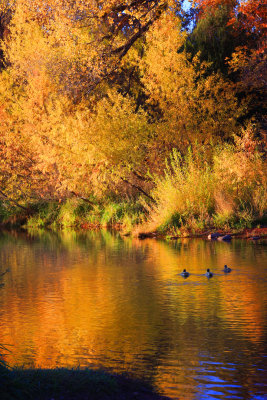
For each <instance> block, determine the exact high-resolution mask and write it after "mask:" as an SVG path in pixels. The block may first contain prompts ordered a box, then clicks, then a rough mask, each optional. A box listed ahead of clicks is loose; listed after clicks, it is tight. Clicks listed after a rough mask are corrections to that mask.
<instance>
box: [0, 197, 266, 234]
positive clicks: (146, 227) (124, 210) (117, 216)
mask: <svg viewBox="0 0 267 400" xmlns="http://www.w3.org/2000/svg"><path fill="white" fill-rule="evenodd" d="M147 219H148V215H147V213H146V210H145V209H144V208H143V207H142V206H141V205H140V204H139V203H136V204H134V203H126V202H124V203H109V204H107V205H106V206H104V205H102V207H100V206H99V205H96V206H95V207H92V205H90V206H88V204H86V203H84V201H83V200H79V199H68V200H66V201H65V202H60V203H59V202H48V203H37V204H35V205H34V206H33V205H32V206H30V207H29V208H26V207H25V210H22V209H20V208H17V207H9V206H7V205H6V204H4V205H3V203H0V229H2V230H13V229H19V230H20V229H23V230H29V231H31V230H33V231H34V230H39V229H45V230H52V231H57V230H69V229H71V230H72V229H74V230H77V231H86V230H98V229H109V230H116V231H118V232H120V234H121V235H122V236H133V237H138V238H140V239H145V238H163V239H167V240H174V239H179V238H206V239H207V238H208V237H209V235H211V234H212V236H213V237H212V240H217V239H218V237H223V236H224V235H229V234H230V235H231V236H232V237H233V238H242V239H252V240H257V239H261V238H266V237H267V226H266V223H267V221H266V217H263V218H257V219H256V218H255V219H254V220H253V219H252V218H251V219H249V221H248V220H242V219H238V217H235V218H233V217H232V218H228V219H226V218H225V220H224V221H223V224H221V223H220V224H216V225H215V224H212V225H211V224H205V223H204V222H203V221H199V223H198V224H197V226H196V225H195V224H194V226H192V225H191V224H188V225H187V224H185V225H179V224H177V225H176V221H175V220H174V219H173V220H172V221H171V222H170V223H169V224H165V225H164V227H161V226H160V227H156V229H155V225H154V224H152V223H151V222H150V221H147ZM194 222H195V221H194ZM153 228H154V229H153ZM209 239H211V238H210V237H209ZM219 240H220V239H219Z"/></svg>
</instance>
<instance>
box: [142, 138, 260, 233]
mask: <svg viewBox="0 0 267 400" xmlns="http://www.w3.org/2000/svg"><path fill="white" fill-rule="evenodd" d="M236 140H237V143H236V144H235V145H230V144H224V145H223V146H221V147H217V148H216V149H215V150H214V151H213V154H212V157H211V160H210V161H209V162H208V161H207V158H206V157H207V153H206V152H205V151H195V152H192V151H191V149H189V151H188V153H187V155H186V156H185V157H182V156H181V155H180V154H179V153H178V152H177V151H176V150H173V152H172V154H171V156H170V159H169V161H168V162H167V166H166V169H165V172H164V175H163V176H162V177H157V178H156V180H155V188H154V190H153V191H152V196H153V197H154V199H155V200H156V203H155V204H154V205H152V206H151V205H147V210H148V213H149V218H148V222H147V223H146V224H144V225H143V226H141V227H138V228H137V229H138V230H139V231H140V230H144V231H147V232H149V231H157V232H159V233H164V234H166V233H168V234H172V235H177V236H181V235H187V234H197V233H201V232H203V231H204V230H206V229H222V230H232V231H233V230H242V229H244V228H251V227H252V226H253V225H255V224H256V223H259V224H261V223H266V210H267V175H266V171H267V169H266V162H265V160H264V158H263V157H262V156H261V154H260V153H259V152H258V151H256V149H255V148H253V151H249V147H248V143H250V144H251V146H253V145H254V142H253V140H252V139H251V138H250V137H246V136H245V137H244V138H243V140H241V139H236Z"/></svg>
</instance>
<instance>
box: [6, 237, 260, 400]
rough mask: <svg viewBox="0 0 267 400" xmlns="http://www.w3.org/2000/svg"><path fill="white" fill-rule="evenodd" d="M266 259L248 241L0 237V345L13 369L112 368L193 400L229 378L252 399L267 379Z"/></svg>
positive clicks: (169, 392) (258, 247)
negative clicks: (264, 359) (263, 375)
mask: <svg viewBox="0 0 267 400" xmlns="http://www.w3.org/2000/svg"><path fill="white" fill-rule="evenodd" d="M264 257H265V258H264ZM264 260H265V261H266V247H265V246H264V245H263V244H255V243H247V242H245V241H235V242H233V243H231V244H229V243H217V242H212V243H211V242H208V241H205V240H189V239H184V240H180V241H177V242H170V243H167V242H164V241H158V240H153V239H149V240H143V241H140V240H137V239H130V238H126V239H122V238H121V237H119V235H117V234H115V235H114V234H111V233H110V232H89V233H83V234H82V233H80V234H78V233H76V232H72V231H70V232H62V233H47V232H39V233H34V234H26V233H24V234H22V233H21V234H18V233H9V234H7V233H5V234H4V233H3V234H2V235H1V236H0V273H1V271H4V270H5V269H6V268H10V272H8V273H7V274H6V275H5V276H4V278H3V281H4V283H5V286H4V287H3V288H1V289H0V343H3V344H7V345H8V346H9V348H10V350H11V352H10V354H8V355H7V356H6V359H7V362H8V363H10V365H22V364H23V365H25V366H26V367H29V366H34V367H37V366H38V367H42V368H53V367H56V366H68V367H73V366H77V365H80V366H93V367H99V366H103V367H105V368H108V369H111V370H112V371H116V372H125V371H127V372H130V373H131V374H132V375H133V376H137V377H143V376H145V378H147V379H149V380H151V381H152V382H153V384H154V385H155V386H156V387H157V388H159V389H160V390H161V391H162V392H163V393H165V394H167V395H169V396H172V397H173V398H176V396H177V397H179V398H185V399H194V398H195V396H196V393H198V392H199V391H200V392H202V393H203V392H204V393H205V391H206V390H207V387H209V379H213V381H214V379H215V386H216V385H217V386H218V387H219V388H220V391H222V384H221V383H220V380H221V381H223V382H224V384H225V382H228V383H229V385H230V386H231V383H233V382H235V381H236V379H238V382H239V389H238V391H239V392H240V393H241V392H242V393H243V394H242V395H246V393H248V392H249V391H251V390H254V389H253V388H254V386H255V385H256V384H258V380H260V377H259V376H258V375H259V373H258V370H257V363H259V362H260V359H259V358H258V357H260V356H261V352H262V351H263V346H264V334H265V333H266V322H265V314H264V306H265V305H266V296H265V295H266V292H265V288H266V284H265V285H264V283H266V282H265V279H266V278H265V276H266V275H265V273H264V265H265V264H266V263H265V264H264ZM224 264H228V265H230V266H231V267H232V268H233V271H232V273H231V274H229V275H225V274H224V273H223V272H222V269H223V266H224ZM183 268H186V269H187V270H189V271H190V272H191V275H190V277H189V278H188V279H186V280H185V279H183V278H182V277H181V276H180V275H179V273H180V272H181V271H182V269H183ZM207 268H210V269H211V270H212V271H214V272H215V276H214V277H213V278H212V279H210V280H208V279H207V278H206V277H205V276H204V275H203V274H204V272H205V271H206V269H207ZM255 272H257V273H255ZM240 354H241V355H240ZM255 355H256V356H255ZM255 357H256V359H255ZM212 360H213V361H214V360H216V363H215V364H214V365H219V366H220V368H219V367H217V368H215V367H214V365H213V361H212ZM238 363H239V364H240V365H241V367H240V365H239V364H238ZM231 364H233V365H234V367H233V368H232V367H231V368H230V367H229V365H231ZM203 365H204V366H205V367H203ZM222 367H223V368H222ZM240 368H241V370H242V371H241V372H242V374H241V373H240ZM224 370H225V371H226V372H224ZM229 371H232V372H229ZM251 373H253V374H254V378H253V379H254V380H253V379H252V381H251ZM227 374H228V375H227ZM229 374H230V375H229ZM229 376H230V377H229ZM238 376H239V378H237V377H238ZM240 376H241V377H240ZM250 381H251V382H250ZM217 386H216V388H217ZM216 388H215V389H216ZM215 389H214V388H213V390H215ZM216 390H217V389H216ZM225 390H226V389H225ZM235 390H237V389H235ZM220 391H219V389H218V390H217V398H226V397H218V396H219V394H218V393H220ZM244 393H245V394H244Z"/></svg>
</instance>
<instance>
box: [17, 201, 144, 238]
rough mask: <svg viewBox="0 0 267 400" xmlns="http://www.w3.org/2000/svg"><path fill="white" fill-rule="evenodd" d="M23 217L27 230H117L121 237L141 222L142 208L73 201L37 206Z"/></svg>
mask: <svg viewBox="0 0 267 400" xmlns="http://www.w3.org/2000/svg"><path fill="white" fill-rule="evenodd" d="M32 208H33V212H32V215H30V216H29V217H28V218H27V221H26V224H25V226H26V227H27V228H52V229H53V228H54V229H56V228H63V229H65V228H77V229H79V228H90V227H98V226H99V227H100V226H101V227H115V226H117V227H120V228H121V229H122V230H123V232H124V233H125V234H127V233H130V232H131V231H132V229H133V227H134V226H135V225H137V224H139V223H141V222H142V221H143V219H144V209H143V206H142V205H141V204H140V203H139V202H136V203H133V202H120V203H115V202H110V203H109V202H105V203H104V204H97V203H95V204H94V203H92V204H91V203H90V204H89V203H86V202H85V201H83V200H81V199H77V198H73V199H67V200H66V201H65V202H62V203H58V202H49V203H38V204H35V205H34V206H33V207H32Z"/></svg>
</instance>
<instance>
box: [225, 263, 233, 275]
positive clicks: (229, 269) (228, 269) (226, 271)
mask: <svg viewBox="0 0 267 400" xmlns="http://www.w3.org/2000/svg"><path fill="white" fill-rule="evenodd" d="M231 271H232V270H231V268H229V267H227V265H225V266H224V270H223V272H225V273H226V274H228V273H229V272H231Z"/></svg>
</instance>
